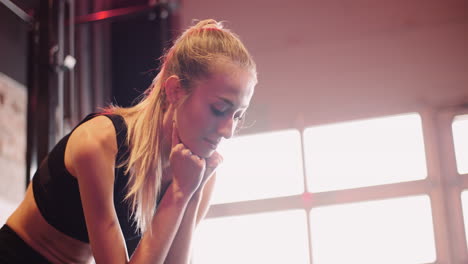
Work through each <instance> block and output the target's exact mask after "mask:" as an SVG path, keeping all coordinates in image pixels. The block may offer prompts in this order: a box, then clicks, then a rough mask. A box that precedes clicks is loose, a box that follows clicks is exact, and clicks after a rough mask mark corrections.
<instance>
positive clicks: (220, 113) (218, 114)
mask: <svg viewBox="0 0 468 264" xmlns="http://www.w3.org/2000/svg"><path fill="white" fill-rule="evenodd" d="M211 112H213V114H214V115H215V116H223V115H224V112H223V111H220V110H218V109H216V108H215V107H211Z"/></svg>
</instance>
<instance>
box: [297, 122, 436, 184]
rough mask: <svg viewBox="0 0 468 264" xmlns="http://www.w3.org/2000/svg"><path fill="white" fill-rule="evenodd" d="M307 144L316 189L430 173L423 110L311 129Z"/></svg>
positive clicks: (311, 179)
mask: <svg viewBox="0 0 468 264" xmlns="http://www.w3.org/2000/svg"><path fill="white" fill-rule="evenodd" d="M304 146H305V160H306V173H307V177H308V188H309V190H310V191H311V192H321V191H329V190H338V189H349V188H356V187H364V186H373V185H379V184H387V183H395V182H405V181H412V180H419V179H424V178H425V177H426V176H427V170H426V157H425V153H424V141H423V134H422V127H421V118H420V116H419V115H418V114H407V115H400V116H391V117H383V118H378V119H371V120H362V121H353V122H346V123H339V124H332V125H325V126H318V127H311V128H307V129H305V131H304Z"/></svg>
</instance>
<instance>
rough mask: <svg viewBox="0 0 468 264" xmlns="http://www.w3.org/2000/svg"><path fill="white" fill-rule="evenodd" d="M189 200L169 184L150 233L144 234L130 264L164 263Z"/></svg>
mask: <svg viewBox="0 0 468 264" xmlns="http://www.w3.org/2000/svg"><path fill="white" fill-rule="evenodd" d="M190 198H191V195H186V194H184V193H182V192H180V191H179V190H178V189H177V188H176V187H175V186H174V184H171V186H170V188H168V191H167V192H166V194H165V195H164V197H163V198H162V199H161V202H160V204H159V205H158V209H157V210H156V213H155V215H154V217H153V220H152V223H151V228H152V232H149V230H148V231H146V232H145V233H144V235H143V238H142V240H141V241H140V244H139V245H138V247H137V249H136V251H135V253H134V255H133V256H132V258H131V261H130V263H158V264H162V263H164V261H165V259H166V256H167V255H168V253H169V250H170V248H171V245H172V243H173V241H174V238H175V236H176V234H177V230H179V227H180V225H181V222H182V219H183V217H184V212H185V211H186V208H187V206H188V204H189V201H190Z"/></svg>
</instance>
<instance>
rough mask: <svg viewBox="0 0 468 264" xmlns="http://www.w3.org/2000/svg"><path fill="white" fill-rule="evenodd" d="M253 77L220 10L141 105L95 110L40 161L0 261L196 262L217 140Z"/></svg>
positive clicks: (187, 39)
mask: <svg viewBox="0 0 468 264" xmlns="http://www.w3.org/2000/svg"><path fill="white" fill-rule="evenodd" d="M256 82H257V78H256V68H255V63H254V62H253V60H252V58H251V56H250V55H249V53H248V51H247V50H246V48H245V47H244V45H243V44H242V43H241V42H240V40H239V39H238V38H237V37H236V36H235V35H234V34H233V33H231V32H230V31H228V30H226V29H223V28H222V25H221V24H220V23H218V22H216V21H215V20H204V21H200V22H199V23H198V24H197V25H195V26H193V27H192V28H189V29H188V30H187V31H185V32H184V33H183V34H182V35H181V36H180V37H179V38H178V39H177V40H176V42H175V43H174V45H173V47H172V48H171V49H170V50H169V51H168V52H167V54H166V55H165V57H164V58H163V64H162V67H161V71H160V73H159V74H158V75H157V76H156V78H155V80H154V81H153V84H152V85H151V87H150V88H149V89H148V91H147V92H146V93H145V97H144V98H143V99H142V100H141V101H140V102H139V103H138V104H137V105H135V106H133V107H131V108H119V107H109V108H108V109H106V110H105V111H104V112H103V113H98V114H92V115H89V116H88V117H86V118H85V119H84V120H83V121H82V122H81V123H80V124H79V125H78V126H77V127H76V128H75V129H74V130H73V131H72V132H71V133H70V134H69V135H67V136H66V137H64V138H63V139H62V140H61V141H60V142H59V143H58V144H57V146H56V147H55V148H54V149H53V150H52V151H51V153H50V154H49V155H48V157H47V158H46V159H45V160H44V161H43V162H42V163H41V166H40V168H39V169H38V171H37V172H36V174H35V176H34V178H33V181H32V184H31V185H30V186H29V187H28V189H27V192H26V196H25V199H24V201H23V202H22V203H21V205H20V206H19V208H18V209H17V210H16V211H15V212H14V213H13V214H12V215H11V216H10V218H9V219H8V220H7V223H6V225H5V226H4V227H3V228H2V231H1V232H0V245H1V246H0V263H49V262H51V263H87V262H89V261H90V259H91V256H94V259H95V261H96V263H98V264H99V263H177V264H180V263H189V258H190V243H191V238H192V234H193V232H194V229H195V227H196V226H197V224H198V223H199V222H200V220H201V219H202V218H203V217H204V215H205V214H206V212H207V210H208V207H209V200H210V196H211V194H212V192H213V187H214V183H215V179H216V175H215V173H214V171H215V169H216V167H217V166H218V164H219V163H220V162H221V161H222V157H221V155H219V154H218V153H217V152H216V148H217V145H218V144H219V143H220V141H221V140H222V139H227V138H230V137H232V135H233V133H234V130H235V128H236V126H237V124H238V122H239V120H240V119H242V117H243V116H244V113H245V111H246V109H247V107H248V106H249V103H250V99H251V97H252V94H253V91H254V86H255V85H256ZM140 239H141V240H140ZM139 240H140V242H139V244H138V246H137V247H136V249H135V250H134V252H132V251H133V249H129V250H128V251H129V253H130V254H128V253H127V248H126V247H127V244H131V243H132V242H133V243H134V242H135V241H139ZM132 253H133V254H132ZM129 255H130V257H129ZM2 260H3V262H1V261H2Z"/></svg>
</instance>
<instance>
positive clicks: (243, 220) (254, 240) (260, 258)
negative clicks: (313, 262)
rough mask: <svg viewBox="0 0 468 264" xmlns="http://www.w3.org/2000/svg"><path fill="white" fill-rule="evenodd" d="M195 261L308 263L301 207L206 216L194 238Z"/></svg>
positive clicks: (198, 263) (203, 263)
mask: <svg viewBox="0 0 468 264" xmlns="http://www.w3.org/2000/svg"><path fill="white" fill-rule="evenodd" d="M194 263H195V264H219V263H223V264H231V263H232V264H239V263H243V264H250V263H251V264H258V263H268V264H284V263H294V264H306V263H307V264H308V263H309V246H308V240H307V220H306V214H305V211H303V210H290V211H282V212H273V213H262V214H255V215H246V216H233V217H223V218H215V219H207V220H205V221H203V222H202V223H201V224H200V226H199V227H198V232H197V235H196V238H195V251H194Z"/></svg>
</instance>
